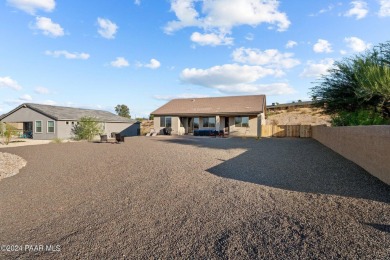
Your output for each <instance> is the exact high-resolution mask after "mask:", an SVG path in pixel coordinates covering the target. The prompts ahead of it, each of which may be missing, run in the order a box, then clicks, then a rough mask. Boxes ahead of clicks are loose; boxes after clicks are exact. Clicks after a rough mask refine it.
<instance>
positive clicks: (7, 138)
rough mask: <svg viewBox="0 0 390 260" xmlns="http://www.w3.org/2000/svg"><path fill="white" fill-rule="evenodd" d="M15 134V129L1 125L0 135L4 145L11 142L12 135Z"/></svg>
mask: <svg viewBox="0 0 390 260" xmlns="http://www.w3.org/2000/svg"><path fill="white" fill-rule="evenodd" d="M16 132H17V129H16V128H15V127H13V126H12V125H10V124H7V123H5V124H3V123H2V124H1V126H0V135H1V137H2V138H3V142H4V144H5V145H8V144H9V143H10V142H11V138H12V135H13V134H15V133H16Z"/></svg>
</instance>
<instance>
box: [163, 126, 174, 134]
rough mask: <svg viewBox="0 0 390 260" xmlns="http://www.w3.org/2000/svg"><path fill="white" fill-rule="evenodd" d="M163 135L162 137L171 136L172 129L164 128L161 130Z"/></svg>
mask: <svg viewBox="0 0 390 260" xmlns="http://www.w3.org/2000/svg"><path fill="white" fill-rule="evenodd" d="M163 133H164V135H171V133H172V128H170V127H165V128H164V129H163Z"/></svg>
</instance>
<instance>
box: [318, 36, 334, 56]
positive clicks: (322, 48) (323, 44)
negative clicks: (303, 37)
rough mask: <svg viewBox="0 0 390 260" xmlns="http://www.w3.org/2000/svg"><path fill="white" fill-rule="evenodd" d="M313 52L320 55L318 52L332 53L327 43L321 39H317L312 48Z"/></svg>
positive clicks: (330, 46)
mask: <svg viewBox="0 0 390 260" xmlns="http://www.w3.org/2000/svg"><path fill="white" fill-rule="evenodd" d="M313 51H314V52H317V53H320V52H326V53H329V52H332V51H333V50H332V45H331V44H330V43H329V42H328V41H327V40H323V39H318V41H317V43H316V44H314V46H313Z"/></svg>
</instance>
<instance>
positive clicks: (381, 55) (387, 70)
mask: <svg viewBox="0 0 390 260" xmlns="http://www.w3.org/2000/svg"><path fill="white" fill-rule="evenodd" d="M328 72H329V73H328V74H327V75H324V76H322V77H321V79H320V80H319V81H318V82H317V85H316V86H314V87H313V88H312V89H311V96H312V99H313V101H314V104H315V105H317V106H322V107H324V109H325V113H327V114H331V115H337V114H342V115H343V118H363V117H362V115H373V116H374V115H375V114H378V113H379V116H381V117H383V119H385V121H388V120H387V119H389V118H390V111H389V106H390V42H387V43H384V44H380V45H378V46H376V47H374V48H373V49H372V50H369V51H367V52H366V53H363V54H359V55H355V56H352V57H349V58H346V59H344V60H342V61H338V62H335V63H334V65H333V67H332V68H331V69H330V70H329V71H328ZM362 110H366V111H373V112H374V113H363V112H362ZM346 113H352V114H353V113H354V114H355V115H353V116H352V114H351V116H349V115H347V114H346ZM354 122H357V121H356V120H354ZM373 122H377V120H373Z"/></svg>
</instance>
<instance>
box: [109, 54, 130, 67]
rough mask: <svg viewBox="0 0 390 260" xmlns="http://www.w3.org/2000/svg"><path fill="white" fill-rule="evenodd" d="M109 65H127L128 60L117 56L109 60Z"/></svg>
mask: <svg viewBox="0 0 390 260" xmlns="http://www.w3.org/2000/svg"><path fill="white" fill-rule="evenodd" d="M110 64H111V66H113V67H116V68H123V67H128V66H129V62H128V61H127V60H126V59H125V58H123V57H117V58H116V60H114V61H111V63H110Z"/></svg>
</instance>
